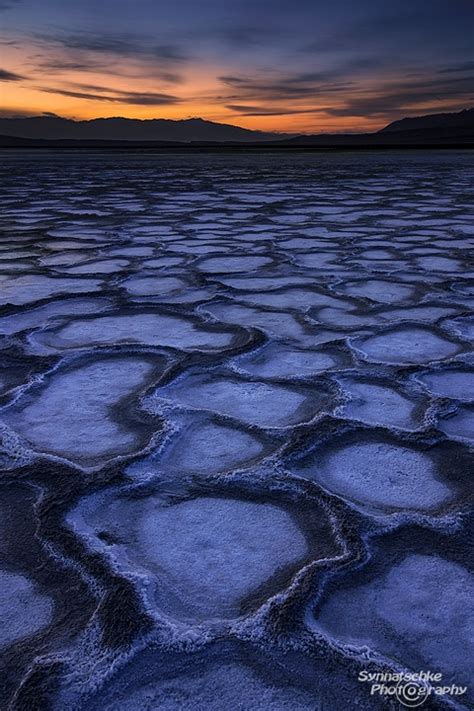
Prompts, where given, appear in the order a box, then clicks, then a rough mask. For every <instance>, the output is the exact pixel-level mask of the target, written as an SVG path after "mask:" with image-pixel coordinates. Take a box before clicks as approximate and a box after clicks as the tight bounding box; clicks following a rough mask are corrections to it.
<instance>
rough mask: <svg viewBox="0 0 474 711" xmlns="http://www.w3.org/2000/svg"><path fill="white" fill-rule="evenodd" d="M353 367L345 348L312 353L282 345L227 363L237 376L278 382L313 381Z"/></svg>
mask: <svg viewBox="0 0 474 711" xmlns="http://www.w3.org/2000/svg"><path fill="white" fill-rule="evenodd" d="M351 364H352V360H351V357H350V353H349V351H348V350H347V349H345V348H344V347H340V348H338V347H330V346H329V347H322V348H318V349H309V348H297V347H295V346H290V345H285V344H281V343H265V344H264V345H263V346H261V347H260V348H258V349H256V350H253V351H251V352H248V353H244V354H243V355H240V356H237V358H234V359H233V360H231V361H230V362H229V363H228V365H229V367H230V368H231V369H232V370H234V371H235V372H236V373H238V374H244V375H251V376H254V377H258V378H263V379H275V380H304V379H308V378H309V379H311V380H312V379H313V378H314V376H315V375H321V374H322V373H326V372H330V371H333V370H336V369H341V368H344V367H348V366H350V365H351Z"/></svg>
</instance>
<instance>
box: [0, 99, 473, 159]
mask: <svg viewBox="0 0 474 711" xmlns="http://www.w3.org/2000/svg"><path fill="white" fill-rule="evenodd" d="M403 147H406V148H417V147H420V148H423V147H435V148H436V147H440V148H443V147H444V148H449V147H456V148H474V109H465V110H464V111H461V112H459V113H456V114H454V113H453V114H432V115H428V116H419V117H416V118H405V119H401V120H400V121H394V122H393V123H390V124H389V125H388V126H385V128H383V129H381V130H380V131H377V132H376V133H351V134H341V133H319V134H314V135H292V134H282V133H265V132H263V131H251V130H249V129H246V128H240V127H238V126H232V125H230V124H222V123H214V122H213V121H204V120H203V119H199V118H196V119H186V120H182V121H173V120H169V119H147V120H139V119H125V118H108V119H92V120H90V121H72V120H70V119H63V118H60V117H55V116H37V117H33V118H16V119H15V118H11V119H8V118H4V119H1V118H0V148H49V149H56V148H59V149H66V148H73V149H81V148H93V149H101V148H109V149H115V150H120V149H121V148H123V149H133V150H138V149H139V150H150V149H156V150H164V151H166V150H172V149H178V150H183V151H185V150H188V151H189V150H193V151H200V150H208V151H210V150H214V151H219V150H266V149H268V150H310V149H312V150H330V149H334V150H344V149H351V150H356V149H365V148H379V149H384V148H403Z"/></svg>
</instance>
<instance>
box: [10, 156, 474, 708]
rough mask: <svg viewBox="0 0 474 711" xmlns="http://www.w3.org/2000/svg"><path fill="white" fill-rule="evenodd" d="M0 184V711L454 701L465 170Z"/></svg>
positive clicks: (255, 164) (466, 462) (462, 630)
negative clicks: (437, 692)
mask: <svg viewBox="0 0 474 711" xmlns="http://www.w3.org/2000/svg"><path fill="white" fill-rule="evenodd" d="M2 157H3V158H4V161H3V165H2V169H1V171H2V181H3V185H4V191H3V200H2V214H1V215H0V233H1V240H0V344H1V352H2V359H0V396H1V399H0V467H1V479H0V487H1V490H2V497H3V498H2V504H1V505H0V527H1V529H2V537H1V538H2V540H1V542H0V602H1V603H2V606H3V617H2V619H3V620H4V625H3V629H2V634H1V635H0V645H1V646H2V651H4V652H5V653H4V655H3V656H4V662H3V667H2V688H1V689H0V694H1V695H2V696H3V697H4V698H5V699H6V701H7V703H6V704H5V707H7V706H8V704H9V703H10V700H11V699H16V701H15V703H16V704H17V705H16V706H14V707H13V706H12V707H11V708H15V709H20V708H21V703H23V707H22V708H31V704H30V700H31V698H32V696H33V697H34V698H36V697H38V698H40V695H41V698H47V703H48V704H49V706H47V708H49V707H50V706H51V708H55V709H57V710H58V711H59V710H61V711H62V709H64V708H71V709H75V710H76V709H77V711H86V709H87V711H88V710H89V709H98V710H99V709H123V710H124V711H125V710H127V711H128V710H129V709H130V711H131V710H132V709H133V711H135V709H137V711H139V710H140V709H150V711H151V709H153V711H155V709H157V708H160V709H161V708H163V709H198V710H199V711H201V709H216V710H217V709H220V708H245V709H262V711H266V710H267V709H271V710H272V711H281V710H282V709H308V710H309V709H313V710H314V709H331V710H332V711H345V710H346V709H348V708H354V707H355V706H357V708H360V709H362V711H377V710H378V709H379V708H381V706H380V703H379V700H378V699H377V700H376V699H374V697H371V696H370V693H369V692H370V688H369V687H367V688H365V687H364V686H363V685H361V684H359V683H358V682H357V671H358V670H359V669H362V668H365V666H366V663H367V662H366V660H367V658H368V657H370V658H371V660H372V662H371V663H372V664H373V667H374V670H381V669H384V670H387V669H400V668H402V669H406V670H411V671H419V670H420V669H425V668H430V669H432V671H440V672H441V673H443V674H444V675H445V676H446V679H449V680H450V681H451V682H453V683H462V682H463V681H464V680H467V679H468V677H469V675H471V677H472V676H473V674H472V672H473V671H474V670H472V668H471V666H472V655H471V656H470V655H469V653H468V650H469V649H470V646H469V645H470V644H471V642H470V640H471V635H472V627H471V626H472V620H471V619H470V617H469V614H468V595H469V593H470V591H471V588H472V586H473V582H472V581H473V577H472V576H473V573H472V568H473V561H472V546H470V545H469V540H470V539H469V535H470V533H469V532H470V530H471V529H470V528H469V526H470V525H472V524H471V523H470V522H471V521H472V519H471V518H470V516H472V513H471V509H470V508H469V492H470V488H472V482H471V478H472V471H473V468H474V467H473V457H472V447H473V446H474V435H473V432H474V409H473V408H474V405H473V401H474V358H473V357H472V335H473V323H474V316H473V310H474V298H473V296H474V290H473V284H474V260H473V256H474V231H473V228H472V220H473V216H474V209H473V205H472V182H473V178H474V158H473V156H472V155H471V154H469V153H467V152H466V153H463V152H456V151H445V152H441V151H440V152H430V151H424V152H417V151H412V152H410V153H404V152H391V153H387V154H385V153H383V152H376V153H370V152H366V153H353V154H351V153H338V154H323V153H320V154H313V155H310V154H293V155H291V154H287V155H278V156H276V155H271V154H267V155H265V154H262V155H250V154H249V155H244V154H241V155H225V154H220V155H211V154H208V155H207V154H200V155H198V154H195V155H179V154H176V155H172V154H167V155H153V154H139V153H137V154H132V153H127V154H119V153H117V154H110V153H109V154H100V153H90V154H87V153H80V154H67V153H61V154H46V153H42V152H37V153H34V154H33V153H29V152H26V151H25V152H17V153H16V152H9V153H8V154H7V153H5V154H4V156H2ZM216 650H217V651H216ZM225 655H229V656H228V657H227V656H225ZM364 665H365V666H364ZM25 694H26V696H25ZM28 694H30V696H28ZM31 695H32V696H31ZM43 695H44V696H43ZM25 699H27V701H25ZM2 701H3V698H2ZM472 701H473V700H472V698H471V699H470V700H469V703H472ZM45 703H46V702H45ZM18 704H20V706H19V705H18ZM28 704H30V705H28ZM239 704H240V705H239ZM0 706H2V703H1V702H0ZM2 708H3V706H2ZM45 708H46V706H45Z"/></svg>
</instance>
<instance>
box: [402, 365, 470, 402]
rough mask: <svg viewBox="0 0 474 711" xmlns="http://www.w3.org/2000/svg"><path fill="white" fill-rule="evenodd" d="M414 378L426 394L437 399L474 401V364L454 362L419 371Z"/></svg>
mask: <svg viewBox="0 0 474 711" xmlns="http://www.w3.org/2000/svg"><path fill="white" fill-rule="evenodd" d="M412 377H413V379H414V380H415V381H416V382H417V383H418V384H420V385H421V387H422V388H423V390H425V392H428V393H430V394H431V395H432V396H434V397H436V398H449V399H451V400H460V401H462V402H470V401H474V363H472V364H469V362H468V361H466V362H463V361H460V362H458V363H456V362H453V363H449V364H447V365H445V366H438V367H433V368H430V369H429V370H422V371H419V372H417V373H414V374H413V376H412Z"/></svg>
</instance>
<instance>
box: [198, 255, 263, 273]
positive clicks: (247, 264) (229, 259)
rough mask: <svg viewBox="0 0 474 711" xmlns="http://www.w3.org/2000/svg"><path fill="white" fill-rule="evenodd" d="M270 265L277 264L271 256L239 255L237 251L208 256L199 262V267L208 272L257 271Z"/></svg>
mask: <svg viewBox="0 0 474 711" xmlns="http://www.w3.org/2000/svg"><path fill="white" fill-rule="evenodd" d="M270 265H271V266H274V265H275V261H274V259H272V258H270V257H263V256H248V255H245V254H243V255H240V256H239V255H236V254H235V252H233V253H232V256H229V255H221V256H215V257H206V258H204V259H201V260H199V262H198V264H197V266H198V269H200V270H201V271H203V272H207V273H208V274H228V273H233V272H245V273H248V272H253V271H257V270H259V269H261V268H262V267H266V268H268V267H269V266H270Z"/></svg>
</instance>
